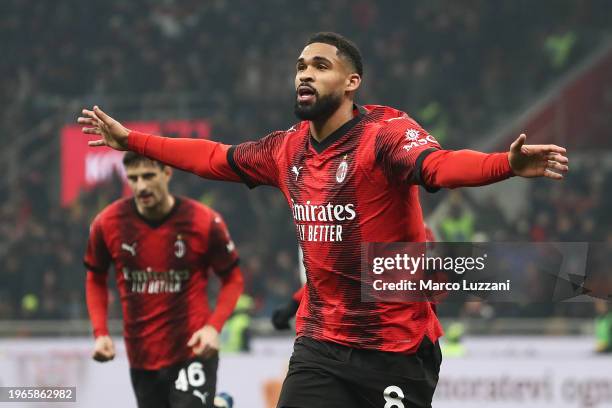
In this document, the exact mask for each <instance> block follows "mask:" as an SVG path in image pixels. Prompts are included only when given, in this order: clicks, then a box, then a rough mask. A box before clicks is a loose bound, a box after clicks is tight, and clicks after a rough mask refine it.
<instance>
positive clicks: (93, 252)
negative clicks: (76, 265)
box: [83, 216, 111, 273]
mask: <svg viewBox="0 0 612 408" xmlns="http://www.w3.org/2000/svg"><path fill="white" fill-rule="evenodd" d="M83 263H84V264H85V267H86V268H87V269H89V270H90V271H92V272H97V273H106V272H107V271H108V268H109V266H110V264H111V255H110V252H109V250H108V247H107V246H106V242H105V241H104V233H103V231H102V222H101V217H100V216H97V217H96V218H95V219H94V221H93V222H92V223H91V226H90V227H89V240H88V241H87V249H86V252H85V258H84V262H83Z"/></svg>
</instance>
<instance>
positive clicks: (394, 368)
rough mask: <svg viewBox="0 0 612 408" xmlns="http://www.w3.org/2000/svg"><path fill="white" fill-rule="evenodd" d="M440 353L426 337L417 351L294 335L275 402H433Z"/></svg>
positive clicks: (376, 406) (379, 406)
mask: <svg viewBox="0 0 612 408" xmlns="http://www.w3.org/2000/svg"><path fill="white" fill-rule="evenodd" d="M441 362H442V353H441V351H440V345H439V344H438V342H436V344H433V343H432V342H431V341H430V340H429V339H428V338H427V337H425V338H424V340H423V342H422V343H421V345H420V346H419V349H418V350H417V352H416V353H415V354H400V353H389V352H383V351H376V350H362V349H354V348H350V347H345V346H341V345H339V344H336V343H330V342H323V341H317V340H313V339H311V338H307V337H300V338H298V339H296V341H295V345H294V348H293V355H292V356H291V359H290V360H289V371H288V373H287V377H286V378H285V382H284V383H283V388H282V391H281V395H280V398H279V402H278V405H277V408H346V407H351V408H357V407H358V408H361V407H364V408H369V407H372V408H416V407H418V408H421V407H431V400H432V398H433V394H434V391H435V389H436V385H437V384H438V374H439V372H440V364H441Z"/></svg>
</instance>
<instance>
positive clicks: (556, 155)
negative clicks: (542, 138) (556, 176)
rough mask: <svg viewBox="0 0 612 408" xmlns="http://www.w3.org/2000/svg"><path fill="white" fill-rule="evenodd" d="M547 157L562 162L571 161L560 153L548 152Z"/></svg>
mask: <svg viewBox="0 0 612 408" xmlns="http://www.w3.org/2000/svg"><path fill="white" fill-rule="evenodd" d="M546 158H547V159H548V160H554V161H556V162H559V163H561V164H568V163H569V159H568V158H567V157H566V156H563V155H562V154H560V153H548V154H547V155H546Z"/></svg>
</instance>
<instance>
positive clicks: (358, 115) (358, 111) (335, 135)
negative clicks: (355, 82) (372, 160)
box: [308, 105, 368, 153]
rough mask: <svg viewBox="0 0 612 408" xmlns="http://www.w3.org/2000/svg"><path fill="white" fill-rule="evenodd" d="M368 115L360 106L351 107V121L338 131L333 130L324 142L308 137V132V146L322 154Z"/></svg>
mask: <svg viewBox="0 0 612 408" xmlns="http://www.w3.org/2000/svg"><path fill="white" fill-rule="evenodd" d="M367 113H368V111H367V110H366V109H365V108H364V107H363V106H360V105H353V115H355V116H353V119H351V120H349V121H348V122H346V123H345V124H344V125H342V126H340V127H339V128H338V129H336V130H334V131H333V132H332V134H331V135H329V136H327V137H326V138H325V140H323V141H322V142H319V141H317V139H315V138H314V137H312V135H310V131H308V134H309V135H310V144H311V145H312V148H313V149H315V151H316V152H317V153H323V151H324V150H325V149H327V148H328V147H329V146H331V145H332V144H334V143H335V142H336V141H338V139H340V138H341V137H342V136H344V135H345V134H347V133H348V132H349V131H350V130H351V129H352V128H353V127H355V125H356V124H357V123H359V121H361V119H363V117H364V116H365V115H366V114H367Z"/></svg>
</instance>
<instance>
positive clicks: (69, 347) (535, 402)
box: [0, 336, 612, 408]
mask: <svg viewBox="0 0 612 408" xmlns="http://www.w3.org/2000/svg"><path fill="white" fill-rule="evenodd" d="M592 343H593V341H592V339H591V338H590V337H564V336H559V337H547V336H530V337H524V336H489V337H480V338H466V339H465V348H466V353H465V354H464V355H463V356H461V357H448V356H447V357H445V362H444V364H443V366H442V372H441V380H440V383H439V385H438V389H437V391H436V394H435V397H434V404H433V406H435V407H437V408H455V407H457V408H458V407H462V408H463V407H471V408H479V407H492V408H507V407H517V406H523V407H529V408H540V407H542V408H552V407H555V408H583V407H594V408H597V407H608V406H610V404H611V403H612V371H611V370H610V367H611V366H612V356H610V355H600V356H596V355H594V354H593V353H592V351H591V350H592V346H593V344H592ZM292 344H293V339H292V338H290V337H285V338H267V339H262V338H259V339H255V340H254V342H253V351H252V352H251V353H250V354H222V356H221V364H220V365H219V380H218V386H217V390H218V391H219V392H222V391H223V392H228V393H230V394H232V395H233V396H234V400H235V401H236V406H239V407H249V408H270V407H275V406H276V399H277V398H278V392H279V391H280V386H281V384H282V381H283V379H284V377H285V374H286V369H287V362H288V358H289V356H290V354H291V348H292V347H291V346H292ZM116 346H117V357H116V358H115V360H114V361H112V362H110V363H106V364H99V363H96V362H94V361H93V360H92V359H91V347H92V341H91V339H89V338H71V339H58V338H47V339H36V340H32V339H28V340H24V339H19V340H2V341H0V350H1V351H2V352H1V353H0V386H4V387H6V386H11V385H21V386H76V387H77V401H76V404H75V403H67V404H64V403H59V402H58V403H54V404H53V406H54V407H57V408H60V407H64V406H66V407H75V406H77V407H89V408H96V407H101V408H102V407H108V406H132V405H135V402H134V397H133V393H132V389H131V386H130V379H129V369H128V365H127V358H126V355H125V348H124V344H123V342H122V341H121V340H120V339H119V338H117V339H116ZM101 385H103V386H101ZM109 391H111V392H109ZM11 406H13V407H15V408H19V407H25V406H31V405H25V404H20V403H13V404H11Z"/></svg>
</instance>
